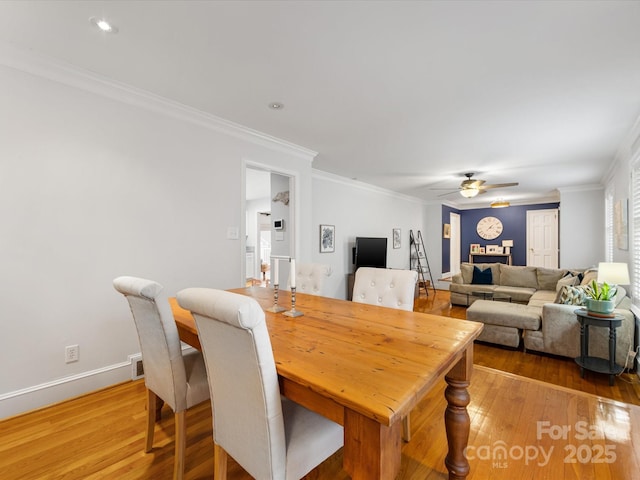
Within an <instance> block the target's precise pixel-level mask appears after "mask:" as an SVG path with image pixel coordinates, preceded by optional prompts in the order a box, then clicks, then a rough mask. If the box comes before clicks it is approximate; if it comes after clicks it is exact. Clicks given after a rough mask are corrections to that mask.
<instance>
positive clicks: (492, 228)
mask: <svg viewBox="0 0 640 480" xmlns="http://www.w3.org/2000/svg"><path fill="white" fill-rule="evenodd" d="M476 231H477V232H478V235H480V237H481V238H484V239H485V240H493V239H494V238H498V237H499V236H500V234H501V233H502V222H501V221H500V220H499V219H497V218H496V217H484V218H482V219H480V221H479V222H478V225H477V226H476Z"/></svg>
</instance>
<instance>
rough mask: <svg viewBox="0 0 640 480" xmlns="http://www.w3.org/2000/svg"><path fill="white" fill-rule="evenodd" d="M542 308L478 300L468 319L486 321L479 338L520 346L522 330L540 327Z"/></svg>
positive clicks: (472, 307) (468, 309) (500, 343)
mask: <svg viewBox="0 0 640 480" xmlns="http://www.w3.org/2000/svg"><path fill="white" fill-rule="evenodd" d="M540 315H541V312H540V309H539V308H536V307H530V306H528V305H522V304H519V303H505V302H494V301H491V300H476V301H475V302H473V304H472V305H471V306H470V307H469V308H467V320H472V321H474V322H482V323H484V328H483V329H482V333H481V334H480V336H479V337H478V340H481V341H483V342H490V343H497V344H499V345H505V346H507V347H514V348H518V346H519V345H520V337H521V336H522V335H521V334H522V330H539V329H540Z"/></svg>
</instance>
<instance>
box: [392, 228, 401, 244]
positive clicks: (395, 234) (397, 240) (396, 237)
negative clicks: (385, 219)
mask: <svg viewBox="0 0 640 480" xmlns="http://www.w3.org/2000/svg"><path fill="white" fill-rule="evenodd" d="M400 237H401V235H400V229H399V228H394V229H393V248H400V246H401V245H402V240H401V238H400Z"/></svg>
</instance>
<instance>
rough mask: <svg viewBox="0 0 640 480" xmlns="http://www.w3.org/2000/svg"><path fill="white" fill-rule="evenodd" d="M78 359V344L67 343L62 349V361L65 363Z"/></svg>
mask: <svg viewBox="0 0 640 480" xmlns="http://www.w3.org/2000/svg"><path fill="white" fill-rule="evenodd" d="M79 359H80V348H79V347H78V345H67V346H66V347H65V349H64V361H65V362H66V363H72V362H77V361H78V360H79Z"/></svg>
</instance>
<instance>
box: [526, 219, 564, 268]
mask: <svg viewBox="0 0 640 480" xmlns="http://www.w3.org/2000/svg"><path fill="white" fill-rule="evenodd" d="M527 265H528V266H531V267H546V268H558V209H557V208H554V209H549V210H527Z"/></svg>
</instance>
